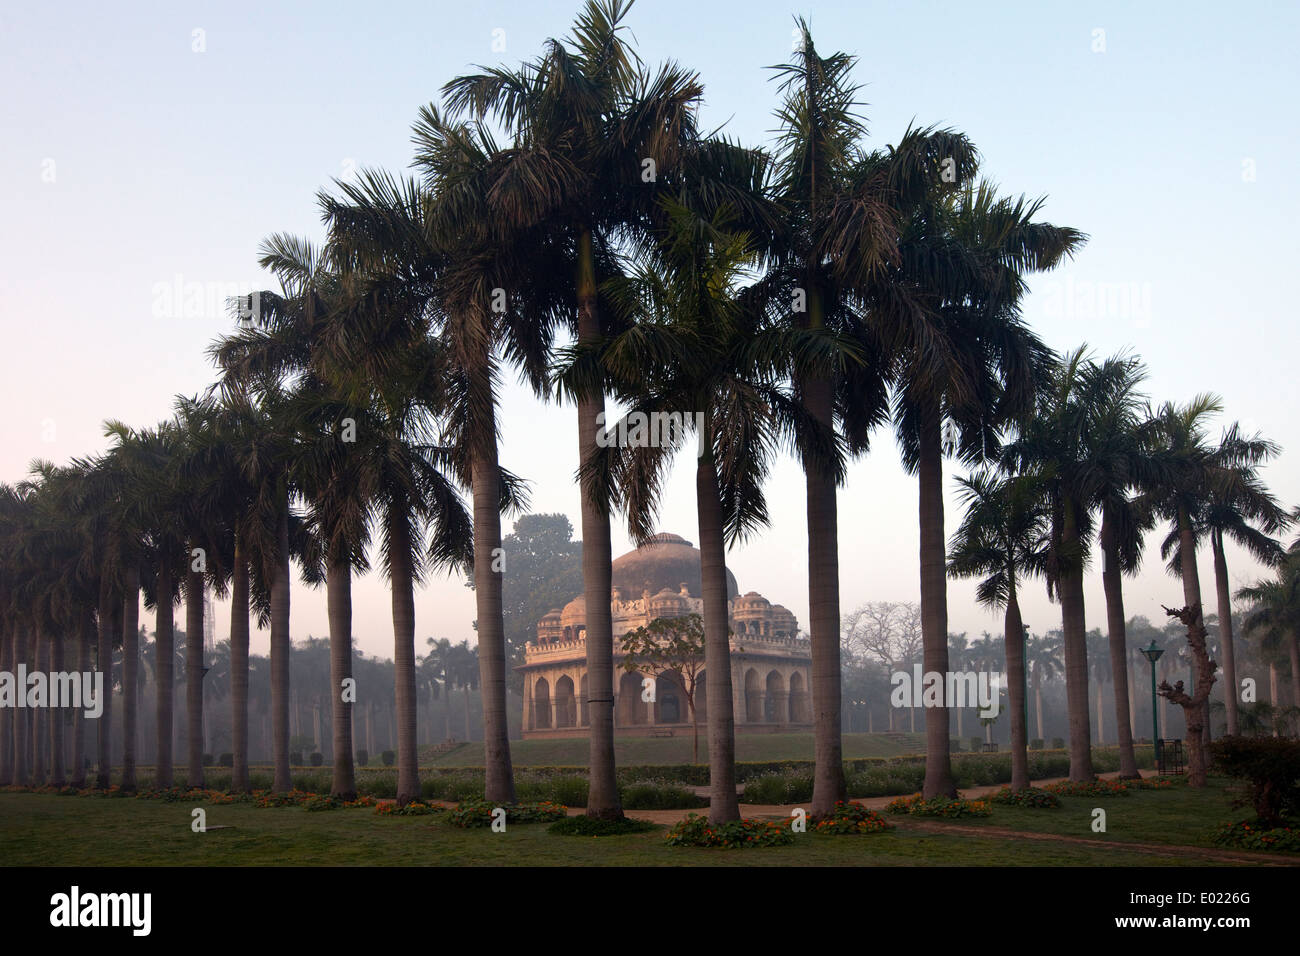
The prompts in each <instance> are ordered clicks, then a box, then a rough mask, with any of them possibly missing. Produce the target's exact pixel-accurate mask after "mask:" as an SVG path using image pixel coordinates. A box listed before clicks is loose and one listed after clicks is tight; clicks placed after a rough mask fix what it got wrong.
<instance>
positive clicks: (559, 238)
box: [444, 0, 702, 818]
mask: <svg viewBox="0 0 1300 956" xmlns="http://www.w3.org/2000/svg"><path fill="white" fill-rule="evenodd" d="M630 8H631V3H630V2H628V0H587V3H586V4H585V5H584V7H583V9H582V11H581V12H580V13H579V14H578V17H577V19H576V21H575V23H574V27H573V33H572V36H571V37H570V38H568V39H566V40H565V41H558V40H549V41H547V44H546V50H545V52H544V53H543V54H542V55H541V56H539V57H537V58H536V59H534V60H532V61H530V62H528V63H525V64H523V65H522V66H521V67H519V68H518V69H515V70H510V69H505V68H486V69H485V68H480V72H477V73H471V74H467V75H465V76H460V77H457V78H456V79H454V80H452V81H451V82H450V83H448V84H447V85H446V87H444V93H445V94H446V97H447V105H448V108H449V110H450V112H451V114H452V115H453V116H459V115H465V114H469V115H473V116H475V117H477V118H479V119H480V120H481V119H483V118H484V117H487V116H489V115H490V116H492V117H494V118H495V119H496V120H497V121H499V122H500V124H501V125H502V126H503V127H504V128H505V130H506V132H507V134H508V135H509V136H510V139H511V143H510V146H509V147H508V148H507V149H505V150H503V151H502V153H501V155H500V157H499V160H498V161H497V162H495V163H494V164H493V169H492V175H491V178H490V180H489V183H490V185H489V188H488V190H487V195H488V196H489V197H490V198H491V208H492V217H493V218H494V219H496V220H497V221H499V222H501V223H503V224H505V226H506V227H507V228H508V229H510V230H512V231H513V230H518V229H524V230H531V229H537V228H538V227H540V226H545V227H546V228H547V230H548V231H549V232H551V234H552V239H551V240H549V242H546V243H540V244H539V246H538V251H539V252H544V251H546V247H547V246H548V245H550V248H552V249H554V250H555V251H558V252H559V253H560V254H561V255H562V257H563V259H564V260H565V263H566V267H565V268H564V270H563V272H562V273H560V274H562V275H563V276H564V277H565V278H566V279H567V280H568V281H569V282H570V283H571V285H570V288H571V290H572V291H571V295H570V297H569V302H568V305H567V307H566V309H565V313H566V318H568V319H570V321H571V324H572V328H573V332H574V333H575V338H576V340H577V342H578V344H579V345H580V346H583V347H592V346H594V345H595V344H596V343H598V342H600V341H601V340H602V339H603V338H604V337H605V336H606V335H607V334H608V333H609V331H610V326H611V323H610V320H609V317H608V316H606V315H605V314H604V310H603V309H602V306H601V302H600V293H599V288H600V285H601V282H602V281H603V280H604V279H605V278H606V277H608V276H610V275H613V274H615V273H616V271H617V268H616V266H615V264H614V260H613V257H612V252H613V250H614V247H615V246H616V244H617V241H618V238H619V236H620V235H621V234H625V233H626V232H627V231H628V230H629V229H633V230H635V229H636V228H638V227H640V226H643V225H644V224H645V223H646V222H647V221H649V220H651V219H652V217H653V215H654V209H655V201H656V199H657V197H658V195H659V194H660V191H661V188H662V187H663V186H666V185H667V184H669V183H671V182H672V180H673V177H674V176H675V175H677V173H678V170H679V167H680V166H681V165H682V163H683V160H684V158H685V155H686V153H687V152H688V150H689V148H690V145H691V144H692V143H693V141H694V140H695V138H696V133H695V110H696V108H697V106H698V103H699V100H700V96H701V92H702V89H701V87H700V84H699V81H698V79H697V77H696V75H695V74H694V73H690V72H687V71H684V70H682V69H680V68H679V67H677V66H676V65H675V64H672V63H669V64H665V65H664V66H662V67H661V68H660V69H659V71H658V72H657V73H655V74H653V75H652V74H651V73H650V72H649V71H647V70H646V69H645V67H644V66H643V65H642V64H641V62H640V60H639V59H638V58H637V56H636V54H635V52H633V50H632V49H631V47H630V46H629V45H628V44H627V43H626V42H625V41H624V39H623V36H622V33H623V31H624V30H626V26H625V24H624V22H623V21H624V20H625V19H626V17H627V14H628V11H629V10H630ZM505 288H509V286H508V285H507V286H505ZM574 398H575V399H576V402H575V404H576V405H577V414H578V452H579V461H580V462H585V461H587V460H588V459H590V458H591V457H592V455H593V454H594V453H595V451H596V449H597V447H598V446H597V434H598V432H599V431H600V424H599V423H600V422H601V421H603V419H604V413H605V396H604V389H603V387H598V388H594V389H592V390H590V391H585V392H583V393H582V394H580V395H576V396H574ZM579 492H580V495H581V507H582V541H583V551H582V561H583V582H584V590H585V594H586V599H587V621H586V628H587V671H588V675H589V687H588V704H589V711H588V712H589V715H590V721H591V768H590V792H589V796H588V804H587V812H588V814H589V815H591V816H597V817H605V818H618V817H621V816H622V809H621V807H620V804H619V799H618V786H617V781H616V779H615V775H614V706H613V705H614V663H613V654H614V632H613V619H612V617H611V610H610V603H609V595H610V588H611V583H610V582H611V575H612V571H611V567H610V565H611V560H612V554H611V545H610V530H609V521H610V515H609V503H608V502H606V501H602V500H600V499H598V498H596V497H595V492H594V489H593V488H592V487H591V486H590V484H589V483H585V482H584V481H583V480H582V479H581V478H580V479H579ZM493 506H494V501H492V500H491V499H490V498H489V499H486V500H485V501H484V503H483V504H482V505H481V506H480V505H479V503H478V502H477V501H476V506H475V510H476V513H477V512H478V511H479V509H480V507H482V508H484V509H490V508H492V507H493ZM493 655H495V649H493ZM489 661H492V662H494V657H493V658H488V657H486V656H485V658H484V663H485V665H486V664H488V663H489ZM485 676H486V673H485ZM502 694H504V691H502Z"/></svg>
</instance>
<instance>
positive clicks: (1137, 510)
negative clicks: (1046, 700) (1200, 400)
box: [1085, 355, 1168, 779]
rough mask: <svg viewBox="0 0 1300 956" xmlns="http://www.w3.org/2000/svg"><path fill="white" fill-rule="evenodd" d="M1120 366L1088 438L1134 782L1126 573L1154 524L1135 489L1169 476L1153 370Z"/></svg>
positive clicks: (1126, 765) (1122, 726) (1127, 775)
mask: <svg viewBox="0 0 1300 956" xmlns="http://www.w3.org/2000/svg"><path fill="white" fill-rule="evenodd" d="M1115 361H1116V369H1117V372H1116V374H1117V375H1118V376H1119V377H1120V379H1121V381H1120V382H1119V383H1117V387H1116V388H1115V389H1113V390H1112V391H1111V392H1110V393H1108V395H1107V397H1106V404H1105V405H1104V406H1102V407H1100V408H1098V409H1097V416H1096V421H1095V424H1094V425H1093V427H1091V428H1090V429H1089V430H1088V432H1087V434H1086V436H1085V438H1086V441H1087V443H1088V455H1089V457H1090V459H1091V461H1092V463H1093V468H1094V469H1095V471H1096V473H1097V476H1098V480H1097V482H1096V491H1097V500H1096V506H1097V509H1098V511H1099V513H1100V515H1101V527H1100V530H1099V532H1098V536H1097V541H1098V545H1099V547H1100V549H1101V557H1102V567H1101V579H1102V587H1103V589H1104V591H1105V595H1106V625H1107V635H1108V645H1107V656H1108V657H1109V660H1110V668H1111V672H1110V680H1111V685H1112V687H1113V688H1114V690H1115V726H1116V740H1117V741H1118V745H1119V761H1120V778H1121V779H1134V778H1137V777H1138V776H1140V774H1139V773H1138V769H1137V758H1136V756H1135V754H1134V751H1133V730H1132V727H1133V716H1132V714H1131V713H1130V703H1129V702H1130V700H1131V698H1132V693H1131V689H1130V687H1129V681H1128V660H1129V648H1128V635H1127V629H1126V622H1125V617H1124V584H1123V576H1124V575H1125V574H1130V575H1132V574H1136V573H1137V571H1138V568H1139V566H1140V565H1141V561H1142V546H1143V536H1144V532H1146V531H1149V530H1150V529H1151V528H1152V527H1154V525H1155V520H1154V518H1153V516H1152V514H1151V512H1150V510H1149V509H1148V508H1145V507H1143V506H1142V503H1141V499H1140V498H1139V499H1135V498H1134V497H1133V492H1135V491H1136V492H1140V491H1141V490H1142V489H1145V488H1150V487H1157V486H1159V484H1160V483H1161V482H1163V481H1165V480H1167V478H1168V471H1167V469H1165V468H1164V467H1162V465H1163V463H1162V460H1161V457H1160V456H1159V455H1158V454H1157V453H1156V446H1157V444H1158V443H1157V440H1156V429H1155V426H1154V422H1153V421H1152V420H1150V419H1148V418H1145V417H1143V414H1142V409H1141V407H1140V404H1139V402H1140V396H1139V395H1138V393H1137V388H1138V386H1139V385H1140V384H1141V382H1142V381H1143V379H1144V378H1145V377H1146V369H1145V368H1144V367H1143V366H1142V364H1141V363H1140V362H1139V361H1138V360H1137V359H1136V358H1132V357H1128V356H1123V355H1121V356H1117V357H1116V359H1115ZM1098 699H1099V700H1100V698H1098ZM1098 726H1099V727H1100V726H1101V723H1100V720H1099V721H1098Z"/></svg>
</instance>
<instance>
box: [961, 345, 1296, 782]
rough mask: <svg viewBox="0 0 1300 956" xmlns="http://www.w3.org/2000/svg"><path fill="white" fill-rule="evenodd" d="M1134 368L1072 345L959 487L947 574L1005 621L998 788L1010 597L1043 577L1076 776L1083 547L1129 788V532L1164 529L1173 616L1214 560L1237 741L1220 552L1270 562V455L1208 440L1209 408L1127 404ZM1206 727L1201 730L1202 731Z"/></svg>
mask: <svg viewBox="0 0 1300 956" xmlns="http://www.w3.org/2000/svg"><path fill="white" fill-rule="evenodd" d="M1145 374H1146V373H1145V369H1144V368H1143V366H1142V364H1141V363H1140V362H1139V361H1138V360H1137V359H1136V358H1134V357H1132V356H1128V355H1120V356H1116V357H1114V358H1111V359H1108V360H1105V361H1101V362H1098V361H1096V360H1094V359H1092V358H1091V357H1090V356H1089V354H1088V352H1087V350H1086V348H1084V347H1080V348H1078V349H1076V350H1074V351H1073V352H1071V353H1069V354H1067V355H1065V356H1063V357H1062V359H1061V361H1059V362H1058V363H1056V364H1055V365H1054V367H1053V370H1052V373H1051V376H1050V378H1049V379H1048V380H1047V381H1046V382H1045V383H1044V387H1043V388H1042V389H1041V390H1040V392H1039V395H1038V399H1037V407H1036V409H1035V414H1034V415H1033V416H1032V417H1029V418H1026V419H1024V420H1023V421H1022V422H1020V423H1018V424H1017V425H1016V426H1015V427H1014V428H1013V429H1012V433H1011V435H1010V437H1009V440H1008V441H1007V442H1006V443H1005V444H1004V446H1003V447H1002V450H1001V453H1000V456H999V457H998V459H997V461H996V464H995V465H994V466H993V467H991V468H988V469H985V470H981V471H978V472H976V473H974V474H972V475H971V476H969V477H967V478H965V479H962V480H961V488H962V494H963V497H964V499H965V503H966V506H967V507H966V515H965V519H964V521H963V524H962V526H961V528H960V529H959V530H958V532H957V535H956V537H955V538H954V541H953V548H952V554H951V557H950V561H949V568H950V571H951V573H953V574H954V575H957V576H963V577H979V578H980V579H981V580H980V583H979V586H978V589H977V596H978V599H979V600H980V602H981V603H983V604H985V605H988V606H991V607H1004V608H1005V610H1006V629H1005V633H1006V636H1007V669H1008V673H1009V681H1010V685H1011V688H1010V689H1011V719H1012V761H1013V763H1012V767H1013V780H1012V785H1013V786H1018V787H1023V786H1027V785H1028V776H1027V774H1028V764H1027V757H1026V749H1025V744H1026V735H1027V729H1026V727H1025V726H1024V724H1025V720H1024V716H1023V714H1024V711H1023V696H1022V695H1023V691H1022V689H1021V688H1022V686H1023V684H1022V681H1023V675H1024V651H1023V647H1024V637H1023V635H1024V628H1023V626H1022V623H1021V620H1020V610H1019V602H1018V590H1017V589H1018V588H1019V587H1021V586H1022V585H1023V583H1024V582H1025V581H1026V580H1027V579H1028V578H1030V577H1033V576H1036V575H1038V576H1043V577H1044V578H1045V579H1046V581H1047V587H1048V592H1049V594H1053V595H1055V596H1056V597H1057V598H1058V599H1059V601H1060V604H1061V613H1062V631H1063V640H1064V645H1065V647H1064V651H1065V673H1066V685H1067V693H1068V697H1069V711H1070V775H1071V778H1072V779H1077V780H1086V779H1090V778H1091V777H1092V766H1091V756H1090V750H1089V718H1088V700H1087V695H1088V678H1089V669H1088V664H1087V658H1088V655H1087V646H1086V627H1085V608H1084V599H1083V574H1084V570H1085V568H1086V567H1087V566H1088V564H1089V562H1090V559H1091V552H1092V539H1093V536H1094V534H1095V536H1096V539H1097V540H1096V544H1097V547H1098V550H1099V551H1100V554H1101V559H1102V583H1103V587H1104V591H1105V598H1106V620H1107V631H1108V639H1109V657H1110V665H1111V678H1110V680H1111V684H1112V687H1113V688H1114V691H1115V694H1114V698H1115V722H1116V727H1117V728H1118V732H1119V752H1120V771H1121V775H1122V776H1124V777H1134V776H1137V764H1136V760H1135V758H1134V753H1133V739H1132V733H1131V719H1130V718H1131V715H1130V713H1129V694H1128V672H1127V663H1126V662H1127V661H1128V658H1129V649H1128V645H1127V640H1126V633H1125V615H1124V600H1123V576H1124V575H1125V574H1134V573H1136V571H1137V570H1138V567H1139V565H1140V562H1141V559H1142V553H1143V545H1144V536H1145V532H1147V531H1149V530H1151V529H1153V528H1154V527H1155V526H1156V524H1157V523H1158V522H1160V521H1164V522H1166V523H1167V527H1168V533H1167V535H1166V536H1165V538H1164V540H1163V542H1162V546H1161V555H1162V557H1164V558H1166V559H1167V561H1168V565H1167V566H1168V568H1169V570H1170V571H1171V572H1172V573H1174V574H1176V575H1177V576H1179V577H1180V579H1181V581H1182V585H1183V605H1184V606H1185V607H1188V608H1196V609H1197V613H1198V614H1200V613H1201V612H1200V608H1201V589H1200V583H1199V578H1198V575H1197V566H1196V560H1195V554H1196V550H1197V547H1198V545H1203V544H1204V543H1205V542H1207V541H1208V542H1209V543H1210V546H1211V550H1212V553H1213V557H1214V568H1215V579H1216V590H1217V593H1218V618H1219V628H1220V647H1221V653H1222V656H1223V666H1224V679H1225V681H1226V682H1227V686H1228V688H1229V690H1228V691H1227V692H1226V693H1225V695H1224V700H1225V705H1226V709H1227V730H1228V733H1229V734H1236V733H1237V732H1238V701H1237V690H1236V689H1237V676H1236V671H1235V668H1234V664H1233V662H1234V656H1233V627H1232V607H1231V602H1230V597H1229V580H1228V569H1227V561H1226V556H1225V551H1224V542H1225V540H1227V539H1230V540H1233V541H1235V542H1236V543H1238V544H1239V545H1241V546H1242V547H1244V548H1245V549H1247V551H1248V553H1250V554H1251V555H1252V556H1253V557H1255V558H1256V559H1257V560H1259V561H1261V562H1262V563H1264V564H1266V565H1273V564H1277V563H1279V562H1280V561H1281V560H1282V558H1283V556H1284V554H1285V552H1284V549H1283V546H1282V544H1281V542H1279V541H1278V540H1277V538H1276V537H1275V536H1276V535H1277V534H1278V533H1279V532H1281V531H1283V530H1285V528H1287V527H1288V526H1289V525H1290V524H1291V523H1292V517H1291V516H1290V515H1289V514H1288V513H1287V512H1286V511H1285V510H1284V509H1283V508H1282V507H1281V506H1280V505H1279V504H1278V502H1277V500H1276V498H1275V497H1274V496H1273V495H1272V494H1271V493H1270V492H1269V491H1268V490H1267V488H1266V487H1265V486H1264V484H1263V482H1262V481H1261V479H1260V477H1259V467H1260V466H1261V465H1262V464H1264V463H1266V462H1267V461H1268V460H1270V459H1271V458H1273V457H1274V456H1276V454H1277V453H1278V449H1277V447H1276V445H1274V444H1273V443H1271V442H1269V441H1267V440H1265V439H1263V438H1261V437H1260V436H1257V435H1256V436H1247V435H1245V434H1243V432H1242V430H1241V428H1240V427H1239V426H1238V425H1236V424H1234V425H1232V426H1230V427H1229V428H1227V429H1226V430H1225V431H1224V433H1223V435H1222V437H1221V438H1220V440H1219V441H1218V442H1217V443H1215V442H1213V441H1212V440H1211V438H1210V436H1209V433H1208V430H1209V424H1208V419H1209V418H1210V417H1211V416H1212V415H1214V414H1216V413H1218V412H1220V411H1221V410H1222V403H1221V401H1220V400H1219V399H1218V398H1217V397H1215V396H1212V395H1201V396H1198V397H1197V398H1195V399H1194V400H1193V401H1192V402H1190V403H1188V404H1187V405H1183V406H1178V405H1174V404H1171V403H1165V404H1162V405H1159V406H1153V405H1151V404H1150V403H1149V402H1146V401H1145V400H1144V398H1143V396H1141V395H1140V393H1139V388H1140V385H1141V383H1142V381H1143V379H1144V378H1145ZM1205 726H1206V728H1207V731H1208V727H1209V723H1208V720H1207V721H1206V723H1205Z"/></svg>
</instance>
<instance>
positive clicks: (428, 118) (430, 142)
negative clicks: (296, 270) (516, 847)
mask: <svg viewBox="0 0 1300 956" xmlns="http://www.w3.org/2000/svg"><path fill="white" fill-rule="evenodd" d="M415 139H416V142H417V144H418V146H419V157H420V158H419V161H418V162H419V165H420V166H421V167H422V169H423V170H424V172H425V176H424V179H425V185H424V186H423V187H422V186H420V185H418V184H416V183H414V182H409V181H408V182H405V183H403V184H399V183H397V182H395V181H394V180H392V179H391V178H389V177H386V176H384V175H381V174H366V175H365V176H364V177H363V178H362V180H361V182H360V183H359V184H352V185H345V186H344V187H343V188H344V194H345V195H344V200H345V201H336V200H329V199H326V200H325V206H326V210H327V217H328V218H329V219H330V221H331V222H332V223H333V226H334V236H335V240H336V242H338V243H339V244H340V245H341V247H343V248H344V249H346V250H347V253H348V255H349V257H350V258H351V259H352V260H354V263H355V264H356V265H357V266H358V267H360V268H363V269H365V270H366V284H367V285H366V287H367V289H368V290H370V291H369V294H370V295H373V296H376V297H379V298H382V299H383V300H385V302H386V311H385V314H386V316H387V319H388V321H389V322H390V324H394V325H400V323H401V322H403V321H404V322H406V323H407V324H408V325H409V326H410V331H405V332H404V333H403V334H406V335H412V336H425V337H431V339H430V345H429V346H428V349H429V350H431V354H433V355H435V356H436V357H437V361H438V362H441V363H443V365H442V368H443V371H442V372H440V373H434V372H433V371H432V369H433V366H430V367H428V368H424V369H418V370H417V371H418V372H419V375H418V378H417V379H416V380H415V382H416V385H417V387H418V391H416V392H415V393H414V394H415V395H416V396H417V397H418V398H419V400H421V401H424V402H426V403H427V404H428V405H429V407H430V408H431V409H433V410H435V411H436V412H437V413H439V414H440V416H441V418H442V420H443V422H444V425H443V430H442V434H441V436H440V440H441V441H442V443H443V444H444V445H445V446H446V448H447V453H448V454H447V456H446V463H447V464H448V465H449V467H450V468H451V470H452V471H453V473H454V474H455V475H456V477H457V479H458V481H459V482H460V483H461V484H462V485H464V486H467V487H469V488H470V489H471V490H472V494H473V497H474V513H473V514H474V518H473V541H472V549H473V553H475V554H479V555H482V556H483V560H480V561H477V562H474V563H473V570H474V590H475V600H476V604H477V606H478V616H477V627H478V635H479V646H480V649H481V654H480V662H481V664H482V667H483V674H482V683H483V687H484V714H483V717H484V722H485V723H484V740H485V762H486V766H487V773H486V777H487V792H488V794H489V795H490V796H489V798H490V799H493V800H497V801H500V802H503V803H504V802H511V801H513V799H514V779H513V772H512V768H511V762H510V744H509V736H508V727H507V721H506V697H505V687H506V658H505V624H504V616H503V610H502V602H501V583H502V570H503V569H502V563H501V560H500V556H501V555H502V553H503V552H502V547H501V544H502V542H501V511H502V508H503V507H515V506H518V505H519V504H521V502H522V497H521V492H520V489H519V485H518V483H517V481H516V480H515V479H514V477H513V476H512V475H510V474H509V473H508V472H506V471H505V470H504V469H502V468H501V467H500V464H499V460H498V447H497V443H498V429H497V424H496V405H497V395H496V364H497V362H496V355H497V354H498V353H504V354H505V355H506V356H507V357H509V358H511V359H512V360H514V361H515V363H516V364H517V365H519V366H520V368H521V369H522V370H523V372H524V373H525V375H526V377H527V378H528V380H529V382H530V384H532V385H533V386H534V389H535V390H537V391H539V392H540V391H541V390H543V389H544V383H545V357H546V354H547V351H548V348H549V342H550V338H551V327H552V325H553V321H552V319H551V318H550V313H551V312H552V311H553V309H552V306H553V302H552V301H551V297H552V296H553V294H554V293H553V290H552V291H550V292H548V291H546V289H547V282H546V281H541V282H538V283H535V284H530V285H529V292H528V294H526V295H525V294H522V293H520V292H518V291H516V294H515V295H514V300H513V303H512V304H511V307H510V308H509V309H507V310H506V311H505V312H498V311H497V310H496V309H495V308H493V307H492V300H493V299H494V294H493V293H494V290H498V289H499V290H501V291H502V292H504V290H505V288H507V287H512V286H511V283H512V282H517V281H519V278H520V276H521V275H522V274H523V271H522V269H521V267H520V264H519V261H518V250H517V245H516V244H517V242H518V241H519V239H520V237H519V236H513V235H510V236H508V235H504V234H502V233H501V231H500V230H499V229H498V228H496V224H497V223H498V219H497V218H496V217H494V216H493V215H492V213H491V211H490V210H489V209H488V207H487V201H486V188H487V187H486V183H485V182H484V180H485V179H486V177H487V175H488V170H490V168H491V162H492V159H493V155H494V154H493V153H492V152H491V149H492V147H491V144H490V141H488V140H487V139H486V137H485V135H484V134H483V132H482V130H481V129H480V128H478V127H471V126H468V125H464V124H460V125H457V124H453V123H450V122H448V121H446V120H445V119H444V118H443V117H442V115H441V114H439V112H438V111H437V110H436V109H435V108H434V107H432V106H429V107H426V108H425V109H424V110H422V111H421V117H420V120H419V122H418V123H417V124H416V127H415ZM376 236H378V237H380V238H379V239H376V238H375V237H376ZM553 271H554V270H552V272H553ZM431 316H432V317H434V319H435V321H436V325H435V324H431V322H430V317H431ZM394 320H397V321H394ZM391 338H392V336H391V333H390V334H389V335H388V336H385V337H384V339H381V340H380V341H381V344H382V345H384V346H388V347H391V346H389V341H388V340H389V339H391ZM381 371H382V370H381ZM448 383H450V384H448Z"/></svg>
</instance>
